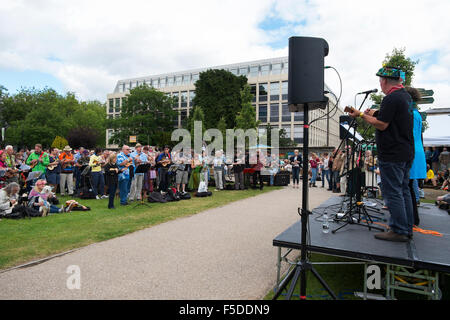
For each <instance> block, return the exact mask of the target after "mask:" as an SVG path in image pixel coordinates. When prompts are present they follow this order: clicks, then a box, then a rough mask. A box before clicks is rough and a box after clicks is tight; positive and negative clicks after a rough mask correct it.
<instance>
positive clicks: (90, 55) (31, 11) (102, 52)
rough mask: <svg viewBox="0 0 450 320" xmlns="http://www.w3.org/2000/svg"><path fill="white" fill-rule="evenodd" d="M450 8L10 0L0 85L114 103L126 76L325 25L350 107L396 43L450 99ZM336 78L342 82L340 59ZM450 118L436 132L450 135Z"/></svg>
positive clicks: (0, 12) (294, 1)
mask: <svg viewBox="0 0 450 320" xmlns="http://www.w3.org/2000/svg"><path fill="white" fill-rule="evenodd" d="M449 12H450V1H448V0H427V1H417V0H410V1H404V0H397V1H392V0H389V1H386V0H378V1H376V2H375V1H366V0H360V1H356V0H354V1H351V0H339V1H331V0H279V1H274V0H258V1H256V0H246V1H242V0H241V1H237V0H207V1H203V0H202V1H197V0H192V1H179V0H172V1H153V0H128V1H125V2H124V1H116V0H108V1H106V0H77V1H71V2H69V1H59V0H15V1H0V85H3V86H4V87H6V88H7V89H8V90H9V93H11V94H13V93H15V92H17V90H18V89H20V88H21V87H35V88H38V89H41V88H44V87H51V88H54V89H55V90H57V91H58V92H60V93H65V92H67V91H70V92H74V93H75V94H76V96H77V97H78V98H80V99H82V100H94V99H96V100H100V101H102V102H104V101H105V100H106V94H107V93H111V92H112V91H113V89H114V87H115V85H116V83H117V81H118V80H119V79H124V78H133V77H138V76H148V75H154V74H159V73H167V72H175V71H182V70H188V69H194V68H202V67H211V66H217V65H223V64H231V63H238V62H243V61H252V60H258V59H267V58H275V57H282V56H287V55H288V38H289V37H291V36H313V37H321V38H324V39H325V40H326V41H327V42H328V44H329V47H330V51H329V55H328V56H327V57H326V59H325V64H326V65H330V66H333V67H335V68H336V69H337V70H338V71H339V74H340V75H341V77H342V82H343V88H342V92H343V93H342V98H341V105H342V106H345V105H354V101H355V94H356V93H357V92H360V91H365V90H369V89H374V88H378V89H379V84H378V78H377V77H376V76H375V73H376V72H377V70H378V69H379V68H380V67H381V63H382V61H383V59H384V57H385V55H386V54H387V53H390V52H392V50H393V48H394V47H395V48H406V55H407V56H408V57H411V58H412V59H413V60H419V63H418V65H417V66H416V71H415V77H414V79H413V83H412V84H413V86H415V87H419V88H426V89H433V90H434V92H435V94H434V98H435V103H434V104H433V105H425V106H424V107H425V108H429V107H450V105H449V103H448V101H450V81H449V71H450V19H449V18H448V13H449ZM325 81H326V83H327V84H328V85H329V86H330V87H331V88H332V89H333V91H335V92H339V89H340V86H339V81H338V77H337V75H336V74H335V73H334V72H333V71H332V69H327V70H325ZM360 97H361V96H358V97H357V100H356V102H357V104H359V103H360V102H361V101H360V100H358V99H360ZM441 118H443V119H444V120H440V121H435V122H436V123H437V124H436V125H433V126H432V128H430V129H429V130H428V131H427V132H426V135H427V136H438V135H449V134H448V129H447V128H446V126H448V125H446V124H448V123H449V122H448V119H450V118H449V117H441ZM446 130H447V132H446Z"/></svg>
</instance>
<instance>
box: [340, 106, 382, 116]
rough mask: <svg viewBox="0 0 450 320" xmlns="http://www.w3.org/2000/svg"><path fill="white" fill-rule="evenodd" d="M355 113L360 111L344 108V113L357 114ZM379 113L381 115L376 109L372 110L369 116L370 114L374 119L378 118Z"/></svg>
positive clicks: (349, 107)
mask: <svg viewBox="0 0 450 320" xmlns="http://www.w3.org/2000/svg"><path fill="white" fill-rule="evenodd" d="M355 111H358V110H356V109H355V108H353V107H352V106H346V107H345V108H344V112H349V113H353V112H355ZM378 113H379V110H374V109H370V111H369V112H368V114H369V115H370V116H372V117H376V116H378Z"/></svg>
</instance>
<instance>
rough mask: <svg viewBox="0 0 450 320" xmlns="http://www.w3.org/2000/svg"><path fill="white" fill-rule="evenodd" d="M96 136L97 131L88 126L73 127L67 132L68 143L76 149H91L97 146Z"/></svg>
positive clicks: (97, 135)
mask: <svg viewBox="0 0 450 320" xmlns="http://www.w3.org/2000/svg"><path fill="white" fill-rule="evenodd" d="M98 138H99V132H98V131H97V130H96V129H94V128H88V127H79V128H73V129H71V130H70V131H69V133H68V134H67V139H68V141H69V145H70V146H71V147H73V148H76V149H78V148H80V147H84V148H88V149H93V148H95V147H97V146H98V144H97V141H98Z"/></svg>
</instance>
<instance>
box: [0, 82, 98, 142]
mask: <svg viewBox="0 0 450 320" xmlns="http://www.w3.org/2000/svg"><path fill="white" fill-rule="evenodd" d="M0 107H1V115H2V119H1V120H2V124H3V126H5V127H6V128H7V129H6V135H5V140H6V141H5V143H8V144H12V145H18V146H21V147H22V146H28V147H32V146H34V144H36V143H41V144H42V145H43V146H45V147H49V146H51V144H52V142H53V140H54V139H55V137H56V136H61V137H66V136H67V134H68V132H69V131H70V130H71V129H73V128H77V127H79V126H80V125H81V124H82V125H83V126H84V127H86V128H91V129H93V130H95V131H96V132H97V135H98V140H97V141H96V144H97V145H98V146H104V144H105V130H106V126H105V120H106V110H105V105H104V104H102V103H100V102H98V101H89V102H80V101H79V100H78V99H77V98H76V97H75V95H74V94H73V93H70V92H69V93H67V94H66V95H60V94H58V93H57V92H56V91H55V90H53V89H50V88H45V89H43V90H36V89H34V88H32V89H22V90H20V91H19V92H18V93H17V94H14V95H8V94H5V91H3V90H2V93H1V103H0Z"/></svg>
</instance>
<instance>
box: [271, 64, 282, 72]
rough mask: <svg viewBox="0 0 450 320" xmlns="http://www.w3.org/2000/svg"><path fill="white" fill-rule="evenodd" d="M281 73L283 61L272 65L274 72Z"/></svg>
mask: <svg viewBox="0 0 450 320" xmlns="http://www.w3.org/2000/svg"><path fill="white" fill-rule="evenodd" d="M280 73H281V63H274V64H273V65H272V74H280Z"/></svg>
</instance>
